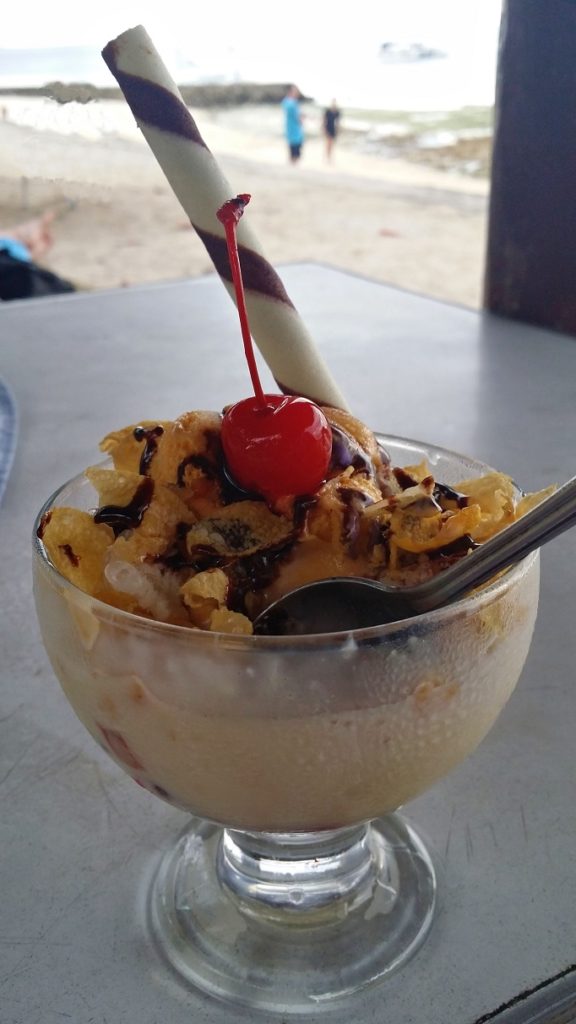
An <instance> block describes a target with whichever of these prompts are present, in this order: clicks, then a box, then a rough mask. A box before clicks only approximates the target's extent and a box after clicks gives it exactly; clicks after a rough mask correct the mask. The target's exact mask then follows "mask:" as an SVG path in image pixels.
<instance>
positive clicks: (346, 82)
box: [0, 0, 502, 109]
mask: <svg viewBox="0 0 576 1024" xmlns="http://www.w3.org/2000/svg"><path fill="white" fill-rule="evenodd" d="M1 2H2V0H0V3H1ZM332 2H333V3H334V0H332ZM501 9H502V0H354V3H353V4H352V5H349V6H348V7H347V9H346V11H347V13H346V14H344V15H343V16H341V15H340V13H339V10H338V7H337V5H335V6H334V7H332V8H328V5H327V3H325V2H323V0H316V3H315V2H314V0H290V5H289V7H288V6H285V7H283V8H279V7H278V6H277V5H275V4H274V3H273V0H241V2H240V0H235V2H232V0H213V2H209V3H207V2H206V0H204V2H203V3H196V4H194V2H193V0H187V2H186V0H161V2H159V0H98V2H97V3H95V4H83V3H82V2H81V0H53V2H52V3H47V2H46V0H28V2H27V3H26V4H12V5H11V8H10V14H9V16H8V17H5V18H4V20H3V22H2V27H1V32H0V48H2V49H4V50H7V49H8V50H10V49H12V50H27V51H30V50H36V49H38V50H40V49H45V50H50V49H54V48H61V47H83V48H86V47H87V48H89V53H88V56H87V58H84V59H85V60H87V61H88V65H89V71H87V72H86V77H83V76H82V77H80V79H79V80H81V81H86V80H89V81H92V82H93V83H94V84H95V85H112V84H113V82H112V77H111V75H110V72H109V71H108V69H107V68H106V67H105V65H104V62H103V61H102V60H101V58H100V56H99V52H100V50H101V49H102V48H103V47H104V46H105V44H106V43H107V42H108V41H109V40H110V39H113V38H114V37H115V36H117V35H119V34H120V33H121V32H123V31H125V30H126V29H128V28H131V27H132V26H134V25H138V24H143V25H144V27H145V28H146V29H147V31H148V33H149V35H150V36H151V38H152V41H153V43H154V44H155V46H156V48H157V49H158V51H159V53H160V55H161V57H162V58H163V60H164V63H165V64H166V65H167V67H169V68H170V69H171V71H172V74H173V75H174V77H175V78H176V79H177V80H178V81H179V82H181V83H183V82H194V81H202V80H216V81H217V80H221V81H233V80H235V79H243V80H245V81H246V80H254V81H267V82H274V81H276V82H288V81H295V82H297V83H298V85H299V87H300V88H301V89H302V91H303V92H304V93H305V94H308V95H313V96H315V97H316V98H317V99H318V98H320V99H321V100H322V102H328V101H329V99H330V98H331V96H334V95H338V97H339V99H340V101H342V102H348V103H349V104H350V103H351V104H352V105H354V103H355V102H356V103H357V104H358V105H360V106H371V105H374V103H375V102H376V101H378V103H380V99H381V97H380V96H379V92H378V90H379V86H380V83H382V82H383V81H384V78H383V76H382V75H381V74H380V73H379V71H378V68H377V65H378V62H379V49H380V46H381V44H382V43H384V42H394V43H397V44H409V43H420V44H422V45H424V46H428V47H432V48H437V49H440V50H441V51H443V52H444V53H447V54H448V55H449V56H450V57H454V58H455V61H454V62H453V63H452V64H451V65H450V68H448V66H446V67H444V68H438V67H436V68H433V69H430V68H428V69H426V68H421V69H420V72H421V73H420V75H419V76H418V74H417V73H416V72H415V70H414V67H413V66H412V67H410V66H408V67H404V68H397V69H395V70H394V71H393V72H390V73H389V74H388V75H387V77H386V81H387V82H389V83H390V88H389V90H388V91H387V92H386V97H385V99H386V103H388V104H390V102H391V103H392V105H394V101H398V102H401V103H403V104H404V105H405V106H406V109H409V108H410V107H414V106H417V107H422V104H423V103H425V101H426V98H427V97H429V101H430V102H431V103H432V104H435V103H437V102H440V103H446V102H448V99H447V97H448V96H449V95H450V94H454V92H455V91H457V92H458V94H459V95H460V96H461V98H462V103H463V104H465V103H466V102H471V103H475V102H480V103H482V102H486V103H488V102H491V98H490V96H491V93H490V90H491V83H492V81H493V77H494V71H495V61H496V49H497V39H498V26H499V21H500V14H501ZM330 10H332V12H333V13H332V15H331V16H330V14H329V13H327V12H329V11H330ZM35 59H36V58H34V59H33V61H32V66H34V61H35ZM21 63H22V62H21V57H20V56H18V55H16V54H15V55H14V58H13V60H12V61H10V60H9V59H8V60H4V62H2V52H1V49H0V79H2V75H3V74H4V75H6V74H8V76H10V74H14V73H15V70H17V68H19V67H21ZM28 65H30V60H29V59H28ZM65 67H66V60H65V59H64V58H62V59H61V60H60V61H58V62H57V63H56V65H55V66H54V67H53V68H51V69H50V70H49V72H47V75H48V78H46V75H45V76H44V77H42V74H41V71H42V72H43V71H44V70H45V65H41V64H40V62H39V64H38V69H37V70H38V75H39V78H40V79H41V81H45V80H52V79H54V78H58V77H62V78H63V80H69V79H67V77H66V73H65ZM28 70H30V66H29V67H28ZM74 75H75V76H76V80H78V76H81V75H82V72H81V71H80V70H77V69H75V71H74ZM442 75H444V77H445V83H444V85H442V82H441V76H442ZM427 76H428V77H427ZM432 76H435V82H436V88H435V90H433V91H432V92H431V91H430V89H429V84H428V79H430V80H431V78H432ZM450 76H451V77H450ZM41 81H39V82H34V83H32V84H41ZM418 83H419V84H418ZM454 83H456V85H455V84H454ZM475 83H477V84H475ZM17 84H31V83H30V82H28V81H26V82H18V83H17ZM334 90H336V91H334ZM324 92H325V93H326V95H324ZM390 96H394V100H392V101H391V100H390Z"/></svg>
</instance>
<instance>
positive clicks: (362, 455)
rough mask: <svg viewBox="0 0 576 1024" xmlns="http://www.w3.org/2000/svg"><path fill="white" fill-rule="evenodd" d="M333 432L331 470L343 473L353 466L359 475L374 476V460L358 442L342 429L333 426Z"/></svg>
mask: <svg viewBox="0 0 576 1024" xmlns="http://www.w3.org/2000/svg"><path fill="white" fill-rule="evenodd" d="M330 429H331V430H332V456H331V458H330V470H331V471H332V472H338V471H340V472H342V470H344V469H348V467H349V466H352V467H353V468H354V469H355V470H356V472H357V473H365V474H366V476H369V477H373V476H374V466H373V463H372V459H371V458H370V456H369V455H368V453H367V452H365V451H364V449H363V448H361V447H360V445H359V444H358V442H357V441H355V440H354V438H353V437H350V434H347V433H346V431H345V430H341V429H340V427H334V426H331V428H330Z"/></svg>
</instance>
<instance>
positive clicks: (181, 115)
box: [102, 25, 346, 408]
mask: <svg viewBox="0 0 576 1024" xmlns="http://www.w3.org/2000/svg"><path fill="white" fill-rule="evenodd" d="M102 56H103V58H104V60H105V61H106V64H107V65H108V67H109V68H110V71H111V72H112V74H113V75H114V77H115V78H116V81H117V82H118V85H119V86H120V88H121V90H122V92H123V93H124V96H125V98H126V101H127V102H128V105H129V107H130V108H131V110H132V113H133V114H134V117H135V118H136V121H137V123H138V126H139V127H140V129H141V130H142V132H143V134H144V136H145V138H146V141H147V142H148V144H149V146H150V148H151V150H152V152H153V153H154V156H155V157H156V159H157V160H158V163H159V164H160V166H161V168H162V170H163V171H164V174H165V175H166V177H167V179H168V181H169V183H170V185H171V186H172V189H173V190H174V192H175V194H176V196H177V198H178V199H179V201H180V203H181V204H182V206H183V208H184V210H185V212H186V214H187V216H188V217H189V218H190V222H191V224H192V226H193V228H194V229H195V231H196V232H197V234H198V235H199V237H200V238H201V239H202V242H203V243H204V245H205V246H206V249H207V250H208V253H209V255H210V257H211V259H212V262H213V263H214V266H215V268H216V270H217V271H218V274H219V275H220V277H221V279H222V281H223V283H224V285H225V287H226V289H227V291H228V293H229V294H230V296H231V297H232V299H234V288H233V285H232V272H231V269H230V263H229V260H228V253H227V249H226V241H225V237H224V229H223V227H222V225H221V224H220V222H219V221H218V219H217V217H216V211H217V210H218V209H219V208H220V207H221V206H222V204H223V203H225V202H226V200H227V199H230V198H231V197H232V196H233V195H234V194H235V191H234V189H233V188H232V187H231V186H230V185H229V183H228V182H227V180H226V178H225V177H224V174H223V173H222V171H221V169H220V167H219V166H218V164H217V162H216V160H215V159H214V157H213V155H212V153H211V152H210V150H209V149H208V147H207V145H206V143H205V142H204V140H203V138H202V136H201V135H200V132H199V131H198V128H197V126H196V123H195V121H194V119H193V117H192V115H191V114H190V111H189V110H188V108H187V106H186V104H185V103H184V101H183V99H182V97H181V95H180V93H179V91H178V88H177V86H176V85H175V83H174V81H173V80H172V78H171V77H170V75H169V73H168V71H167V69H166V67H165V66H164V64H163V62H162V60H161V58H160V56H159V54H158V53H157V51H156V49H155V47H154V44H153V43H152V40H151V39H150V37H149V35H148V33H147V32H146V30H145V29H144V28H143V27H142V26H141V25H139V26H137V27H136V28H132V29H129V30H128V31H127V32H123V33H122V35H120V36H118V38H117V39H114V40H112V41H111V42H110V43H108V45H107V46H106V47H105V49H104V50H103V51H102ZM238 243H239V244H238V248H239V253H240V263H241V266H242V276H243V279H244V286H245V289H246V305H247V309H248V315H249V319H250V328H251V333H252V336H253V338H254V341H255V342H256V344H257V345H258V348H259V349H260V351H261V352H262V355H263V356H264V359H265V360H266V362H267V364H268V366H269V368H270V370H271V372H272V374H273V376H274V378H275V380H276V383H277V384H278V387H279V388H280V389H281V390H282V391H284V392H286V393H289V394H292V393H294V394H299V395H305V396H306V397H308V398H311V399H312V400H313V401H315V402H317V403H318V404H320V405H331V406H336V407H340V408H346V402H345V400H344V398H343V396H342V394H341V393H340V391H339V389H338V387H337V386H336V384H335V383H334V381H333V379H332V377H331V375H330V373H329V371H328V369H327V367H326V365H325V364H324V361H323V360H322V358H321V356H320V354H319V352H318V351H317V349H316V346H315V344H314V342H313V341H312V338H311V337H310V335H309V333H308V331H307V330H306V327H305V326H304V323H303V322H302V320H301V318H300V316H299V315H298V313H297V312H296V309H295V308H294V306H293V304H292V302H291V301H290V299H289V297H288V295H287V294H286V290H285V288H284V285H283V284H282V281H281V280H280V278H279V276H278V274H277V273H276V271H275V270H274V268H273V267H272V265H271V264H270V263H269V262H268V260H267V259H266V257H265V256H264V253H263V251H262V248H261V246H260V244H259V242H258V241H257V239H256V238H255V237H254V234H253V233H252V231H251V229H250V226H249V225H248V224H247V223H246V221H245V220H243V221H242V222H241V223H240V225H239V228H238Z"/></svg>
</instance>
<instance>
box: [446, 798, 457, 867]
mask: <svg viewBox="0 0 576 1024" xmlns="http://www.w3.org/2000/svg"><path fill="white" fill-rule="evenodd" d="M455 817H456V805H455V804H452V811H451V813H450V821H449V822H448V835H447V836H446V846H445V847H444V859H445V860H447V859H448V851H449V849H450V840H451V839H452V825H453V824H454V818H455Z"/></svg>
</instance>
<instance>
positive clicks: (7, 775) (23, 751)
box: [0, 736, 39, 786]
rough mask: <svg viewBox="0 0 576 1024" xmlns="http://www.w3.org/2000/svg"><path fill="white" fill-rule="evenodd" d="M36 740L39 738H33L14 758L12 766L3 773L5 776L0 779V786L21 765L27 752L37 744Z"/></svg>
mask: <svg viewBox="0 0 576 1024" xmlns="http://www.w3.org/2000/svg"><path fill="white" fill-rule="evenodd" d="M38 739H39V737H38V736H35V737H34V739H33V740H32V741H31V742H30V743H29V744H28V746H27V747H24V750H22V751H21V752H20V754H19V756H18V757H17V758H16V760H15V761H14V762H13V764H11V765H10V767H9V769H8V771H7V772H5V774H4V775H3V776H2V778H1V779H0V786H2V785H3V783H5V782H6V780H7V779H9V778H10V776H11V775H12V772H13V771H14V770H15V768H17V767H18V765H19V764H21V763H22V761H24V759H25V758H26V757H27V755H28V754H29V752H30V751H31V750H32V747H33V746H35V744H36V743H37V742H38Z"/></svg>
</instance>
